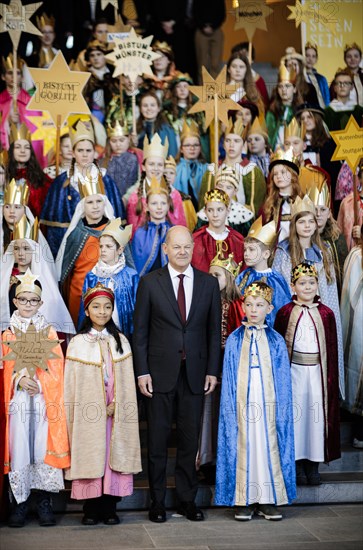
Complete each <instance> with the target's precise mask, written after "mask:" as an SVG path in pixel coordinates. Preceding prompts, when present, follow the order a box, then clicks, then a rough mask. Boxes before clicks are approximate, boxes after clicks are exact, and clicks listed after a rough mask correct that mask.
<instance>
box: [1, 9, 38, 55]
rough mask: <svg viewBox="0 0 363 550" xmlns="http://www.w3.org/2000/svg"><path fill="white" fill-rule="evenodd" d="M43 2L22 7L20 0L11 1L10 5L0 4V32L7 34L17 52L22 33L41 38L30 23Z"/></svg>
mask: <svg viewBox="0 0 363 550" xmlns="http://www.w3.org/2000/svg"><path fill="white" fill-rule="evenodd" d="M42 4H43V2H35V3H34V4H27V5H26V6H23V5H22V3H21V0H11V1H10V4H9V5H7V4H0V15H1V17H2V19H1V20H0V32H8V33H9V36H10V39H11V42H12V43H13V46H14V48H15V49H16V50H17V49H18V45H19V40H20V35H21V33H22V32H27V33H29V34H37V35H38V36H42V33H41V32H40V30H39V29H37V27H36V26H35V25H33V23H32V22H31V21H30V18H31V16H32V15H33V13H34V12H36V11H37V9H38V8H40V6H41V5H42Z"/></svg>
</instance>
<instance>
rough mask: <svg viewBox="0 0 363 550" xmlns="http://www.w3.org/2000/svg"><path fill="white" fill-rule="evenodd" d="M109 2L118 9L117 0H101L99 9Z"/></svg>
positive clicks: (102, 8)
mask: <svg viewBox="0 0 363 550" xmlns="http://www.w3.org/2000/svg"><path fill="white" fill-rule="evenodd" d="M109 4H111V6H113V7H114V8H115V10H118V0H101V10H102V11H103V10H105V9H106V8H107V6H108V5H109Z"/></svg>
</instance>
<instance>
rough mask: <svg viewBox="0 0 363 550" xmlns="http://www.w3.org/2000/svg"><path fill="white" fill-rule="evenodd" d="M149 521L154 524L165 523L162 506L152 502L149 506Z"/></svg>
mask: <svg viewBox="0 0 363 550" xmlns="http://www.w3.org/2000/svg"><path fill="white" fill-rule="evenodd" d="M149 520H150V521H153V522H154V523H164V522H165V521H166V512H165V508H164V505H163V504H161V503H160V502H153V503H152V504H151V507H150V510H149Z"/></svg>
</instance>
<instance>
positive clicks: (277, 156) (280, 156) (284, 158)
mask: <svg viewBox="0 0 363 550" xmlns="http://www.w3.org/2000/svg"><path fill="white" fill-rule="evenodd" d="M276 164H286V166H289V167H290V168H291V169H292V170H294V171H295V172H296V173H297V174H298V175H299V172H300V168H299V159H298V157H295V155H294V150H293V148H292V147H289V149H287V150H286V151H285V150H284V149H281V148H280V147H278V148H277V149H276V151H275V153H274V154H273V155H271V161H270V167H269V170H270V172H271V170H272V168H273V167H274V166H276Z"/></svg>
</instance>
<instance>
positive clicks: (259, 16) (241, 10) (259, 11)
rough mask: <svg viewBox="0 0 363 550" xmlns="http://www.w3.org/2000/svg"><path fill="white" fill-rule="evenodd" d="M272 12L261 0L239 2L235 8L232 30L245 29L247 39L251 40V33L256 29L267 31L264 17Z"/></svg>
mask: <svg viewBox="0 0 363 550" xmlns="http://www.w3.org/2000/svg"><path fill="white" fill-rule="evenodd" d="M272 12H273V10H272V9H271V8H269V7H268V6H266V3H265V2H264V1H263V0H254V1H253V2H245V1H244V0H243V1H242V2H240V5H239V7H238V8H236V10H235V13H236V23H235V25H234V30H235V31H237V30H239V29H243V30H244V31H246V34H247V39H248V41H249V42H252V39H253V35H254V34H255V32H256V30H257V29H261V30H262V31H267V24H266V18H267V17H268V16H269V15H270V14H271V13H272Z"/></svg>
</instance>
